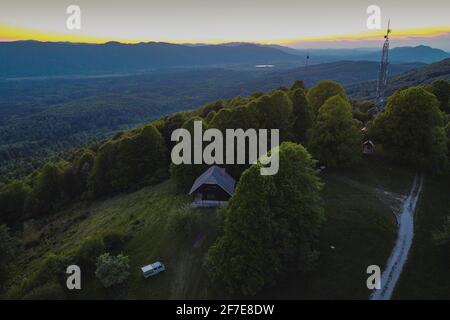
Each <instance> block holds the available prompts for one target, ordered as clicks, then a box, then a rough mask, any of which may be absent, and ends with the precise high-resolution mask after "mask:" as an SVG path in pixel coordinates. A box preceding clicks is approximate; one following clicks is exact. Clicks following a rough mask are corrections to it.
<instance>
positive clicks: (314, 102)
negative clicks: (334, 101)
mask: <svg viewBox="0 0 450 320" xmlns="http://www.w3.org/2000/svg"><path fill="white" fill-rule="evenodd" d="M336 95H338V96H340V97H341V98H342V99H344V100H348V98H347V95H346V93H345V90H344V88H342V86H341V85H340V84H339V83H337V82H335V81H332V80H323V81H320V82H319V83H318V84H317V85H316V86H315V87H312V88H311V89H309V90H308V94H307V95H306V98H307V99H308V102H309V104H310V106H311V109H312V111H313V112H314V114H315V115H317V114H318V113H319V109H320V107H322V105H323V104H324V103H325V101H327V100H328V99H329V98H331V97H333V96H336Z"/></svg>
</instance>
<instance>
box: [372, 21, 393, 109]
mask: <svg viewBox="0 0 450 320" xmlns="http://www.w3.org/2000/svg"><path fill="white" fill-rule="evenodd" d="M390 25H391V20H390V19H389V21H388V28H387V32H386V35H385V36H384V39H385V40H384V44H383V50H382V53H381V62H380V70H379V72H378V83H377V96H376V102H375V115H376V114H377V113H379V112H381V111H383V109H384V105H385V98H386V97H385V94H386V87H387V76H388V66H389V34H390V33H391V31H392V30H391V29H390Z"/></svg>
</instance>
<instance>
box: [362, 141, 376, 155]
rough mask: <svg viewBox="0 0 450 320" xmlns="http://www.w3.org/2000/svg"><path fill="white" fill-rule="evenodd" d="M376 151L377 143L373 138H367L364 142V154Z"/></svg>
mask: <svg viewBox="0 0 450 320" xmlns="http://www.w3.org/2000/svg"><path fill="white" fill-rule="evenodd" d="M373 153H375V144H374V143H373V142H372V141H371V140H367V141H365V142H364V143H363V154H373Z"/></svg>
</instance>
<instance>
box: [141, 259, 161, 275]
mask: <svg viewBox="0 0 450 320" xmlns="http://www.w3.org/2000/svg"><path fill="white" fill-rule="evenodd" d="M141 270H142V273H143V274H144V278H148V277H151V276H154V275H157V274H158V273H160V272H163V271H165V270H166V267H165V266H164V264H163V263H162V262H160V261H156V262H154V263H152V264H149V265H148V266H145V267H142V268H141Z"/></svg>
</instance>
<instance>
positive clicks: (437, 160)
mask: <svg viewBox="0 0 450 320" xmlns="http://www.w3.org/2000/svg"><path fill="white" fill-rule="evenodd" d="M449 94H450V83H449V82H447V81H444V80H438V81H435V82H433V83H431V84H427V85H425V86H422V87H408V88H402V89H399V90H397V91H396V92H394V93H393V94H392V95H391V97H390V98H389V100H388V102H387V105H386V107H385V110H384V111H383V112H382V113H380V114H379V115H378V116H377V117H376V118H375V119H371V117H370V114H371V111H372V110H371V109H372V108H373V105H372V104H371V103H370V102H368V101H359V100H358V101H356V100H352V99H350V98H349V97H348V95H347V93H346V91H345V89H344V88H343V87H342V86H341V85H340V84H339V83H337V82H334V81H331V80H327V81H321V82H319V83H318V84H317V85H315V86H313V87H311V88H307V86H306V85H305V83H304V82H302V81H296V82H295V83H294V84H292V86H291V87H289V88H285V87H280V88H278V89H275V90H272V91H269V92H260V93H253V94H252V95H248V96H245V97H240V96H237V97H235V98H232V99H228V100H218V101H215V102H212V103H208V104H206V105H203V106H202V107H200V108H198V109H194V110H191V111H184V112H179V113H175V114H171V115H166V116H163V117H160V118H158V119H155V120H153V121H151V122H149V123H147V124H144V125H141V126H139V127H136V128H134V129H131V130H126V131H122V132H119V133H117V134H116V135H115V136H114V137H113V138H111V139H108V140H105V141H103V142H101V143H94V144H91V145H89V146H87V147H84V148H79V149H76V150H74V151H73V152H71V153H70V155H69V156H66V157H65V158H56V159H54V160H53V161H49V162H47V163H45V164H44V165H43V166H41V167H40V168H38V169H37V170H36V171H34V172H32V173H31V174H29V175H27V176H25V177H23V178H20V179H17V180H14V181H11V182H9V183H7V184H4V185H3V186H1V190H0V208H1V212H0V223H3V224H5V226H2V227H1V229H0V237H1V238H2V239H4V241H3V240H2V241H1V243H2V245H1V247H0V250H1V252H0V257H1V259H2V261H1V263H0V265H1V266H2V270H1V275H0V276H1V277H3V279H6V278H7V277H8V272H9V270H8V268H7V266H8V265H10V264H9V263H8V262H9V261H11V256H12V255H13V254H14V251H15V250H23V248H21V245H20V243H17V239H15V238H14V234H15V232H16V233H17V232H20V230H21V228H22V227H23V223H24V222H27V221H29V220H30V219H35V220H36V219H43V218H48V217H51V216H52V215H54V214H56V213H57V212H59V211H60V210H62V209H63V208H65V207H67V206H69V205H71V204H73V203H76V202H77V201H93V200H96V199H100V198H102V197H107V196H111V195H115V194H118V193H121V192H130V191H133V190H138V189H140V188H142V187H143V186H148V185H155V184H157V183H159V182H161V181H165V180H167V179H169V178H170V179H171V180H172V181H174V183H175V184H176V186H177V188H178V192H179V193H182V194H184V193H186V192H187V191H188V189H189V187H190V185H191V184H192V182H193V181H194V179H195V178H196V177H198V175H199V174H201V173H202V172H203V171H204V170H205V168H206V166H204V165H178V166H175V165H173V164H171V161H170V151H171V149H172V147H173V142H172V141H171V134H172V132H173V131H174V130H175V129H177V128H185V129H187V130H192V124H193V122H194V121H196V120H201V121H202V122H203V126H204V127H206V128H216V129H219V130H221V131H224V130H225V129H226V128H242V129H244V130H245V129H248V128H256V129H258V128H279V129H280V137H281V142H282V144H281V147H280V149H279V151H277V152H279V154H280V161H281V164H280V172H279V174H277V175H275V176H271V177H263V176H260V175H259V174H258V172H259V171H258V166H260V164H259V163H256V164H254V165H251V166H250V165H227V166H226V169H227V172H229V173H231V174H232V175H233V176H234V178H236V179H237V180H238V185H237V189H236V193H235V194H234V195H233V197H232V199H231V200H230V202H229V204H228V206H227V207H226V208H225V212H224V216H225V219H224V222H223V232H222V234H221V235H220V236H219V237H218V238H217V240H216V241H215V242H214V244H213V245H212V246H211V248H210V250H209V253H208V257H207V259H206V262H205V268H206V270H207V271H208V274H209V275H210V277H211V278H212V279H215V280H216V281H217V282H218V283H222V284H223V285H224V286H225V287H226V288H227V291H228V292H229V293H230V294H234V295H237V296H254V295H255V294H258V293H259V292H260V291H261V289H262V288H264V287H265V286H267V285H270V284H273V283H276V282H277V280H278V279H279V277H280V275H281V274H283V273H284V272H285V271H286V272H287V271H289V272H293V271H296V270H297V271H298V270H300V271H301V272H307V270H309V269H310V268H314V262H315V260H316V256H317V253H318V252H317V248H316V245H315V243H316V240H317V237H319V235H320V230H321V225H322V224H323V221H324V220H325V219H326V217H325V215H324V209H323V203H322V199H321V195H320V192H321V191H320V190H321V188H322V186H323V183H322V182H321V180H320V178H319V177H318V175H317V170H316V169H317V167H318V166H325V167H327V168H329V169H336V170H337V169H348V168H355V167H357V166H358V165H359V164H360V163H361V160H362V152H361V146H362V143H363V141H365V140H368V139H370V140H372V141H374V142H375V143H376V144H377V145H380V146H382V148H381V151H380V152H381V153H382V154H383V156H384V157H386V158H387V159H389V160H390V161H391V162H392V163H397V164H401V165H404V166H408V167H412V168H416V169H418V170H422V171H424V172H429V173H431V174H433V175H436V176H439V175H448V174H449V172H450V169H449V159H450V152H449V150H450V110H449ZM113 100H114V99H112V100H111V101H109V102H108V105H110V102H112V101H113ZM119 110H120V108H118V110H117V111H118V112H120V111H119ZM142 116H143V115H142ZM51 119H52V118H47V120H49V121H48V122H49V125H51V126H59V125H62V126H65V125H70V123H71V122H70V121H71V120H70V119H69V120H68V122H67V123H64V122H63V123H61V122H59V120H57V119H53V120H51ZM111 119H117V118H116V117H113V118H110V119H109V120H108V119H106V120H104V121H106V122H108V121H112V120H111ZM119 119H120V117H119ZM90 121H93V122H92V123H91V122H90ZM96 121H103V120H102V118H101V117H99V119H96V116H95V114H88V115H86V118H85V119H84V120H83V121H81V123H80V125H81V126H83V125H86V126H90V125H93V126H95V124H96ZM363 128H365V129H364V130H363ZM53 129H55V128H52V130H53ZM56 129H57V128H56ZM61 130H64V128H61ZM19 131H20V129H19ZM55 132H58V130H56V131H55ZM35 134H36V135H39V134H43V136H45V135H47V133H45V132H44V133H43V132H36V133H35ZM14 137H15V136H14V135H11V136H10V139H14ZM273 152H275V151H273ZM249 220H252V223H251V224H249ZM183 221H184V220H183ZM182 224H183V225H184V223H182ZM305 225H306V226H308V228H305V227H304V226H305ZM249 228H250V229H251V230H250V229H249ZM10 230H13V231H15V232H11V231H10ZM255 230H256V231H255ZM447 230H448V229H447ZM441 238H442V239H443V240H442V241H441V243H443V244H444V245H448V243H449V234H448V232H447V233H444V234H443V235H441ZM123 241H125V240H124V239H123V235H116V234H110V235H107V236H105V238H102V239H97V238H95V239H94V238H93V239H88V240H87V241H86V243H84V244H83V246H82V247H81V248H79V249H77V251H73V252H68V253H67V255H66V256H51V255H50V256H48V257H47V258H46V260H44V261H43V262H42V268H41V269H40V270H39V271H38V272H37V273H36V274H34V275H32V277H31V278H27V279H24V282H23V283H22V284H20V285H16V286H15V287H14V288H3V289H4V290H6V291H8V292H9V294H12V293H11V292H14V294H15V295H17V296H19V297H23V296H26V295H27V294H31V293H32V292H34V293H33V294H35V296H37V297H39V294H38V293H36V292H35V291H33V290H36V289H38V288H41V287H42V286H44V285H47V283H51V285H54V287H52V288H46V290H47V289H48V291H52V290H60V287H59V286H60V284H59V282H60V281H61V279H60V277H59V275H58V273H56V274H55V273H54V272H52V271H54V270H57V268H58V266H60V265H61V263H63V262H64V261H67V260H69V261H73V260H77V261H81V263H82V265H83V266H85V267H86V269H87V270H94V269H95V266H96V263H97V267H98V266H99V264H100V265H103V264H105V265H106V264H108V263H110V264H114V263H117V264H120V265H121V266H124V265H126V264H127V263H126V261H124V259H123V257H121V258H117V261H116V260H114V261H113V262H111V261H110V257H108V256H102V258H101V259H99V260H98V261H97V260H96V259H97V257H98V256H99V254H100V253H102V252H104V251H105V250H106V251H108V252H112V253H114V252H115V251H117V250H116V249H117V247H120V244H121V243H122V242H123ZM105 245H106V247H108V248H107V249H105ZM225 252H227V254H226V255H225V254H224V253H225ZM269 257H270V261H268V260H267V259H269ZM299 257H300V258H299ZM299 259H300V260H299ZM99 261H103V262H99ZM261 261H264V263H261ZM55 268H56V269H55ZM97 270H98V269H97ZM49 277H50V278H51V277H56V280H55V281H56V282H54V281H53V280H54V279H53V280H52V281H53V282H48V280H49ZM100 278H101V277H100ZM118 278H120V277H118ZM3 283H6V282H3ZM55 287H56V288H57V289H55ZM58 288H59V289H58ZM48 291H46V292H48ZM14 294H13V295H14Z"/></svg>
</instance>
